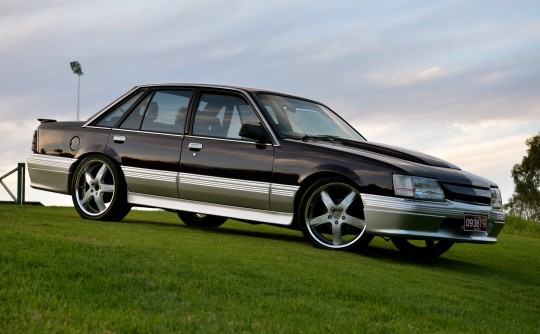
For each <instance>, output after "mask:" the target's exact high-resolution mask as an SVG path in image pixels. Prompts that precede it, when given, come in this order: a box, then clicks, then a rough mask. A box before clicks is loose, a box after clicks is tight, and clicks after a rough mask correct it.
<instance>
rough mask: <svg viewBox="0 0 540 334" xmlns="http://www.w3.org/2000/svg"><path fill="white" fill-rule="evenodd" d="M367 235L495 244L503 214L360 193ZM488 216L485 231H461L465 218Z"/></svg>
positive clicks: (470, 206) (481, 208) (477, 207)
mask: <svg viewBox="0 0 540 334" xmlns="http://www.w3.org/2000/svg"><path fill="white" fill-rule="evenodd" d="M362 201H363V204H364V215H365V221H366V225H367V228H366V232H368V233H370V234H373V235H380V236H389V237H391V236H393V237H396V236H398V237H404V238H408V239H446V240H451V241H453V242H467V243H495V242H497V235H498V234H499V233H500V231H501V230H502V228H503V226H504V223H505V214H504V212H502V211H498V210H493V209H492V208H491V206H482V205H474V204H467V203H462V202H453V201H448V200H447V201H446V202H427V201H426V202H423V201H417V200H409V199H404V198H397V197H387V196H377V195H369V194H362ZM466 214H470V215H483V216H487V217H488V226H487V231H486V232H467V231H464V230H463V223H464V216H465V215H466Z"/></svg>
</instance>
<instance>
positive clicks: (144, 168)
mask: <svg viewBox="0 0 540 334" xmlns="http://www.w3.org/2000/svg"><path fill="white" fill-rule="evenodd" d="M192 95H193V90H190V89H157V90H153V91H151V92H149V93H148V94H147V95H146V96H145V97H144V98H143V99H142V100H141V101H140V102H139V103H138V104H137V105H136V106H135V107H134V108H133V109H132V110H131V111H130V112H129V114H128V115H126V116H125V117H124V119H123V120H122V121H121V123H120V125H119V126H118V128H114V129H112V130H111V135H110V136H109V140H108V147H107V151H108V153H109V154H110V155H113V156H116V157H118V158H120V160H121V165H122V171H123V173H124V176H125V179H126V183H127V186H128V191H129V192H131V193H140V194H150V195H157V196H165V197H173V198H177V197H178V181H177V177H178V172H179V170H180V151H181V149H182V141H183V140H184V127H185V122H186V116H187V110H188V106H189V103H190V100H191V97H192Z"/></svg>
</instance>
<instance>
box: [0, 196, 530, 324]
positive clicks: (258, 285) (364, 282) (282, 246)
mask: <svg viewBox="0 0 540 334" xmlns="http://www.w3.org/2000/svg"><path fill="white" fill-rule="evenodd" d="M519 224H520V223H519V222H518V223H516V222H514V221H511V223H510V224H509V225H510V226H508V227H509V228H508V231H507V232H509V233H503V234H502V235H500V238H499V242H498V243H497V244H495V245H472V244H458V245H455V246H454V247H453V248H452V249H451V250H450V251H449V252H448V253H446V254H444V255H443V256H442V257H440V258H437V259H423V260H419V259H414V258H410V257H406V256H404V255H402V254H401V253H400V252H399V251H397V249H395V248H394V247H393V245H392V244H391V243H390V242H386V241H384V240H383V239H381V238H376V239H375V240H374V241H373V243H372V244H371V245H370V246H369V247H368V248H367V249H366V250H364V251H362V252H360V253H345V252H333V251H323V250H319V249H315V248H313V247H311V245H310V244H309V243H307V242H306V241H304V239H303V238H302V235H301V233H299V232H296V231H289V230H286V229H279V228H275V227H270V226H265V225H248V224H242V223H238V222H234V221H229V222H227V223H225V224H224V225H223V226H222V227H221V228H219V229H215V230H204V229H198V228H193V227H187V226H185V225H183V224H182V223H181V222H180V221H179V219H178V217H177V216H176V214H174V213H170V212H163V211H132V212H131V213H130V214H129V215H128V216H127V217H126V219H125V220H124V222H122V223H107V222H92V221H86V220H83V219H81V218H79V216H78V215H77V214H76V212H75V209H73V208H54V207H17V206H11V205H8V206H0V333H32V332H34V333H43V332H54V333H57V332H69V333H71V332H92V333H125V332H129V333H164V332H191V333H218V332H219V333H238V332H246V333H251V332H255V333H258V332H261V333H355V332H358V333H363V332H388V333H394V332H402V333H403V332H404V333H410V332H425V333H434V332H445V333H446V332H474V333H489V332H493V333H533V332H537V331H538V325H539V324H540V322H539V319H540V315H539V310H540V240H539V239H538V238H539V234H538V233H537V232H538V229H535V227H533V228H529V230H528V231H527V230H525V229H523V228H521V227H520V226H518V225H519ZM535 231H536V232H535ZM510 233H512V234H510ZM527 235H528V236H527Z"/></svg>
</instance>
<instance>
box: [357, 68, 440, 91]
mask: <svg viewBox="0 0 540 334" xmlns="http://www.w3.org/2000/svg"><path fill="white" fill-rule="evenodd" d="M444 76H445V73H444V72H443V70H442V69H441V68H440V67H439V66H433V67H429V68H426V69H423V70H420V71H418V72H415V73H412V74H407V73H404V74H391V75H384V74H368V75H367V76H366V80H367V81H368V82H372V83H375V84H382V85H391V86H402V85H412V84H416V83H419V82H425V81H431V80H434V79H437V78H441V77H444Z"/></svg>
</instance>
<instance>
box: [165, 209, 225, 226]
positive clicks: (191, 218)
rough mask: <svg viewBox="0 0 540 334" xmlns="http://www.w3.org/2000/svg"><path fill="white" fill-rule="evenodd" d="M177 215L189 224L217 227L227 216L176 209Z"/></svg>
mask: <svg viewBox="0 0 540 334" xmlns="http://www.w3.org/2000/svg"><path fill="white" fill-rule="evenodd" d="M176 213H177V214H178V217H180V219H181V220H182V221H183V222H184V224H186V225H189V226H198V227H210V228H217V227H220V226H221V225H223V224H224V223H225V222H226V221H227V219H228V218H227V217H220V216H212V215H204V214H201V213H194V212H187V211H177V212H176Z"/></svg>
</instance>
